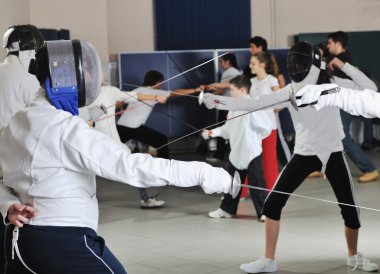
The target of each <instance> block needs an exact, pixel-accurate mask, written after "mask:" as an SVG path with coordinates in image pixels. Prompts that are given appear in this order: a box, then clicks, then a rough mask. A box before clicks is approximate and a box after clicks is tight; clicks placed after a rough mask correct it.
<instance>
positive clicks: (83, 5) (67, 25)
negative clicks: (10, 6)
mask: <svg viewBox="0 0 380 274" xmlns="http://www.w3.org/2000/svg"><path fill="white" fill-rule="evenodd" d="M11 1H12V0H11ZM13 1H14V0H13ZM16 1H19V0H16ZM30 20H31V23H32V24H33V25H36V26H38V27H39V28H53V29H59V28H64V29H69V30H70V36H71V37H70V38H71V39H78V38H81V39H85V40H88V41H90V42H91V43H92V44H94V46H95V47H96V49H97V50H98V53H99V55H100V58H101V60H102V61H103V62H107V61H108V36H107V32H108V30H107V0H64V1H61V0H30Z"/></svg>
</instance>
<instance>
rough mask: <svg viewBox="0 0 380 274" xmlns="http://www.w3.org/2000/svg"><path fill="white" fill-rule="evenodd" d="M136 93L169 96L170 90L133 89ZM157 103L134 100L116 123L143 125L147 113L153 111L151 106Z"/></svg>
mask: <svg viewBox="0 0 380 274" xmlns="http://www.w3.org/2000/svg"><path fill="white" fill-rule="evenodd" d="M134 92H136V93H141V94H155V95H162V96H167V97H169V96H170V92H168V91H165V90H159V89H153V88H144V87H142V88H137V89H135V90H134ZM156 104H157V102H155V101H145V102H144V103H142V102H139V101H135V102H131V103H129V104H128V107H127V111H126V112H124V113H123V114H122V115H121V116H120V118H119V120H118V121H117V124H118V125H119V126H124V127H129V128H138V127H140V126H141V125H144V124H145V123H146V121H147V120H148V118H149V115H150V114H151V113H152V111H153V107H154V106H155V105H156Z"/></svg>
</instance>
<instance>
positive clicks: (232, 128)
mask: <svg viewBox="0 0 380 274" xmlns="http://www.w3.org/2000/svg"><path fill="white" fill-rule="evenodd" d="M250 86H251V83H250V80H249V79H248V78H247V77H246V76H245V75H240V76H237V77H235V78H233V79H231V81H230V84H229V89H230V91H231V96H232V97H237V98H238V99H247V98H250V96H249V95H248V92H249V90H250ZM272 114H273V110H270V109H268V110H261V111H257V112H252V113H249V114H247V111H229V112H228V115H227V121H226V123H225V124H224V125H223V126H221V127H217V128H214V129H212V130H211V131H208V130H206V131H203V132H202V136H203V138H207V137H208V136H210V137H222V138H224V139H228V140H229V141H230V147H231V152H230V155H229V160H230V164H229V167H228V171H229V172H230V174H234V172H235V171H238V172H239V174H240V177H241V178H243V179H244V178H245V177H246V176H247V175H248V176H247V177H248V184H249V185H251V186H253V187H259V188H263V189H266V184H265V179H264V176H263V167H262V157H261V154H262V151H263V149H262V140H263V139H264V138H266V137H268V136H269V134H270V133H271V132H272V126H273V124H272V120H271V115H272ZM266 194H267V193H266V192H265V191H250V195H251V199H252V202H253V206H254V207H255V210H256V214H257V218H258V220H264V217H263V216H262V213H261V211H262V209H263V204H264V200H265V197H266ZM239 200H240V195H238V196H237V197H235V198H232V197H231V195H228V194H226V195H224V198H223V200H222V202H221V204H220V207H219V208H218V209H216V210H214V211H211V212H209V214H208V215H209V217H211V218H230V217H233V216H235V215H236V212H237V208H238V205H239Z"/></svg>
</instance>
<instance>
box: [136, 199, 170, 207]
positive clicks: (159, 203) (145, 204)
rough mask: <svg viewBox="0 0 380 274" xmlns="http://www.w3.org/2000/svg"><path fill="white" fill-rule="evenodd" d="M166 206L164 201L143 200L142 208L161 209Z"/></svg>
mask: <svg viewBox="0 0 380 274" xmlns="http://www.w3.org/2000/svg"><path fill="white" fill-rule="evenodd" d="M164 205H165V202H164V201H160V200H156V199H154V198H150V199H149V200H146V201H144V200H141V203H140V207H141V208H143V209H147V208H160V207H163V206H164Z"/></svg>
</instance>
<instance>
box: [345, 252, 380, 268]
mask: <svg viewBox="0 0 380 274" xmlns="http://www.w3.org/2000/svg"><path fill="white" fill-rule="evenodd" d="M347 266H349V267H353V269H352V270H356V269H361V270H364V271H368V272H375V271H378V270H379V266H378V265H377V264H376V263H374V262H371V261H370V260H369V259H367V258H366V257H364V256H363V254H361V253H358V254H356V255H354V256H351V257H348V258H347Z"/></svg>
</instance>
